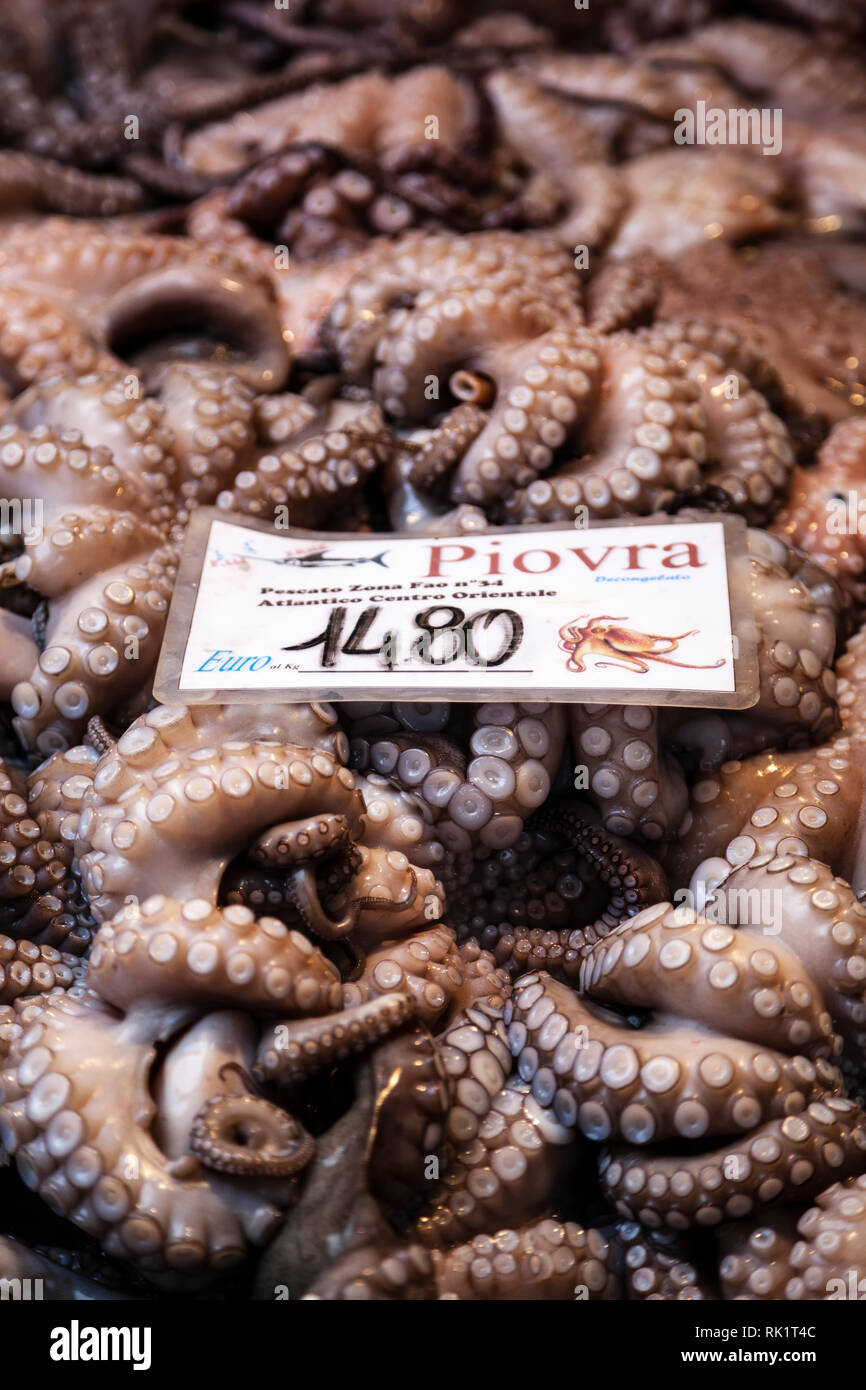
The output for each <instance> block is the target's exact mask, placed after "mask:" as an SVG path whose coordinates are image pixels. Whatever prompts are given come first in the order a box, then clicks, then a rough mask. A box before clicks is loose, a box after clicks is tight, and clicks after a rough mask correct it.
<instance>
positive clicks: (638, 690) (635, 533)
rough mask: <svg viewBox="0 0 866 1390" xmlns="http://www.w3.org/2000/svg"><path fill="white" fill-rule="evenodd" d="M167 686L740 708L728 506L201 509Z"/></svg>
mask: <svg viewBox="0 0 866 1390" xmlns="http://www.w3.org/2000/svg"><path fill="white" fill-rule="evenodd" d="M155 689H156V695H157V698H158V699H160V700H162V701H164V702H168V703H171V702H177V701H182V702H184V703H191V702H193V703H194V702H207V703H213V702H224V701H235V700H260V699H265V700H285V701H300V700H349V699H351V700H381V699H399V700H478V699H479V698H484V699H489V700H511V699H515V700H562V701H569V702H604V701H608V700H611V701H614V700H615V701H616V702H617V703H620V704H623V703H625V704H628V703H633V704H649V705H661V704H665V705H703V706H708V707H711V708H712V707H725V708H729V709H745V708H747V707H748V706H749V705H752V704H754V703H755V700H756V699H757V695H758V677H757V662H756V652H755V633H754V629H753V624H752V620H751V583H750V575H749V560H748V554H747V550H746V527H745V523H744V522H743V521H742V520H741V518H739V517H731V516H716V515H701V516H699V517H697V518H696V517H694V516H690V517H688V518H676V517H671V518H664V519H662V520H661V521H658V520H652V521H641V522H634V521H630V522H629V523H628V524H621V523H618V522H613V523H607V522H602V523H599V524H597V525H594V526H590V527H587V528H584V529H576V528H574V527H565V526H562V525H561V524H556V525H553V526H538V527H504V528H501V529H497V530H491V531H489V532H483V533H480V534H473V535H467V536H456V537H455V536H435V535H433V536H427V535H424V536H420V535H408V536H407V535H405V534H402V535H401V534H397V535H391V534H385V535H373V534H363V533H357V532H352V533H350V534H341V533H337V532H333V531H331V532H312V531H299V530H294V531H292V530H287V531H279V530H276V529H275V528H274V527H272V526H268V525H266V524H264V523H262V522H258V521H256V522H253V521H249V520H247V519H246V518H232V519H228V517H227V514H226V513H225V512H222V511H219V510H217V509H215V508H202V509H201V510H200V511H197V512H196V513H195V514H194V516H193V519H192V522H191V524H190V527H189V531H188V534H187V540H186V546H185V549H184V556H183V561H182V564H181V570H180V575H179V577H178V584H177V588H176V591H175V597H174V601H173V603H172V608H171V613H170V615H169V622H168V629H167V633H166V640H165V644H164V646H163V651H162V656H161V659H160V664H159V669H158V671H157V679H156V687H155Z"/></svg>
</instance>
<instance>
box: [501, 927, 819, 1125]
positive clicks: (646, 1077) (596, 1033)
mask: <svg viewBox="0 0 866 1390" xmlns="http://www.w3.org/2000/svg"><path fill="white" fill-rule="evenodd" d="M684 944H685V943H683V945H684ZM598 949H599V948H596V950H598ZM536 1004H541V1006H542V1007H541V1009H540V1010H537V1011H536V1012H535V1013H533V1012H532V1010H533V1008H534V1006H535V1005H536ZM542 1014H543V1016H544V1018H543V1022H536V1020H538V1019H539V1018H540V1015H542ZM548 1022H549V1024H550V1026H549V1027H548V1028H547V1031H546V1032H545V1033H543V1034H542V1031H541V1030H542V1028H543V1027H544V1024H545V1023H548ZM687 1039H688V1047H687V1043H686V1040H687ZM510 1041H511V1047H512V1050H513V1052H514V1055H515V1057H516V1058H517V1063H518V1070H519V1073H520V1075H521V1076H522V1077H523V1078H524V1079H525V1080H528V1081H530V1082H531V1083H532V1088H533V1094H536V1095H537V1096H539V1097H540V1098H541V1100H542V1103H549V1102H550V1100H552V1101H553V1105H554V1109H555V1113H556V1115H557V1117H558V1118H559V1119H560V1122H561V1123H563V1124H567V1125H570V1126H575V1125H577V1126H579V1128H580V1129H581V1130H582V1131H583V1133H584V1134H586V1135H587V1137H588V1138H591V1139H606V1138H608V1137H611V1136H613V1135H617V1134H621V1135H623V1136H624V1137H625V1138H626V1139H627V1140H630V1141H631V1142H638V1143H647V1142H649V1141H650V1140H653V1139H655V1140H661V1139H664V1138H668V1137H674V1136H676V1135H679V1136H680V1137H682V1138H686V1137H688V1138H694V1137H699V1136H702V1135H704V1134H707V1133H717V1134H719V1133H721V1134H724V1133H728V1132H737V1131H742V1130H748V1129H752V1128H754V1126H755V1125H756V1124H758V1123H760V1122H761V1121H762V1120H764V1119H770V1118H773V1117H774V1116H776V1115H779V1114H784V1113H786V1112H787V1111H793V1112H794V1113H796V1112H798V1111H799V1110H801V1109H802V1108H803V1106H804V1105H805V1104H806V1103H807V1101H808V1100H809V1099H810V1098H811V1097H812V1096H815V1095H819V1094H821V1093H822V1092H824V1091H827V1090H830V1091H831V1092H832V1091H833V1090H834V1089H838V1086H839V1078H838V1073H837V1072H836V1070H835V1068H833V1067H832V1066H830V1065H829V1064H828V1063H827V1062H826V1061H824V1060H823V1059H820V1058H819V1059H818V1061H817V1062H815V1063H813V1062H811V1061H810V1060H809V1059H808V1058H806V1057H803V1056H796V1057H793V1058H792V1057H788V1056H786V1055H784V1054H782V1053H779V1052H775V1051H773V1050H772V1049H768V1048H766V1047H761V1046H760V1045H758V1044H753V1043H747V1042H743V1041H740V1040H739V1039H733V1038H725V1037H724V1035H722V1034H718V1033H715V1032H709V1033H707V1034H702V1035H701V1037H700V1041H699V1042H698V1044H697V1046H696V1045H695V1043H694V1034H693V1033H692V1032H691V1031H690V1030H689V1029H688V1027H687V1026H682V1027H678V1026H675V1027H672V1028H668V1027H666V1026H665V1025H664V1024H661V1025H660V1027H659V1031H658V1033H656V1031H655V1026H654V1025H653V1024H648V1025H645V1026H644V1027H642V1028H629V1027H627V1026H623V1024H622V1023H621V1022H620V1016H619V1015H618V1014H613V1013H608V1012H606V1011H605V1009H604V1007H603V1006H600V1005H597V1004H595V1003H593V1002H592V1001H591V1000H587V999H578V998H577V997H576V996H575V995H574V994H573V993H572V992H571V991H570V990H569V989H568V987H567V986H565V985H561V984H559V983H558V982H557V981H555V980H551V979H550V978H549V977H547V976H545V975H543V974H542V975H526V976H524V977H523V979H522V980H521V981H519V983H518V985H517V986H516V987H515V1002H514V1022H513V1023H512V1025H511V1029H510ZM707 1078H709V1079H707ZM655 1086H658V1087H659V1088H661V1087H664V1088H665V1089H664V1090H663V1091H662V1090H661V1089H659V1090H658V1091H655V1090H654V1089H653V1087H655Z"/></svg>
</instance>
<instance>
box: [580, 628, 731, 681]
mask: <svg viewBox="0 0 866 1390" xmlns="http://www.w3.org/2000/svg"><path fill="white" fill-rule="evenodd" d="M621 621H622V620H621V619H620V618H615V617H611V616H610V615H609V614H607V613H604V614H599V615H598V616H596V617H590V616H589V615H586V616H585V617H580V618H576V619H575V620H574V622H572V623H567V624H566V625H565V627H562V628H560V630H559V638H560V646H561V647H562V649H563V651H566V652H568V661H567V662H566V665H567V666H568V669H569V670H570V671H578V672H581V671H585V670H586V662H587V659H588V658H590V657H591V658H593V659H594V660H595V662H596V664H597V665H598V667H599V669H601V668H603V667H607V666H619V667H620V668H621V669H623V670H627V671H637V672H638V673H639V674H643V675H645V674H646V672H647V671H649V669H650V668H649V666H648V665H647V662H649V661H660V662H661V663H662V665H664V666H680V667H687V668H688V669H689V670H691V671H701V670H703V671H711V670H713V669H714V668H716V667H718V666H721V665H723V664H724V658H723V657H721V658H719V660H718V661H712V662H709V663H707V664H706V665H704V666H697V665H695V664H694V663H693V662H690V661H672V660H671V659H670V656H669V653H670V652H675V651H676V649H677V647H678V646H679V644H680V642H684V641H685V640H686V638H687V637H694V635H695V633H696V632H698V631H699V629H698V628H692V629H691V631H689V632H681V633H680V634H679V636H677V637H660V636H658V635H657V634H656V633H652V632H636V631H635V630H634V629H633V628H626V627H615V626H614V624H615V623H618V622H621ZM602 656H604V657H607V658H609V659H608V660H607V661H599V660H598V658H599V657H602Z"/></svg>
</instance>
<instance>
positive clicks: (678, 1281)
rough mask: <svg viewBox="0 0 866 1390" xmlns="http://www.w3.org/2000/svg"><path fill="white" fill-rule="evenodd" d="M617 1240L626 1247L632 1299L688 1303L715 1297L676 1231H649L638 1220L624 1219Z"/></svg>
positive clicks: (626, 1264)
mask: <svg viewBox="0 0 866 1390" xmlns="http://www.w3.org/2000/svg"><path fill="white" fill-rule="evenodd" d="M616 1239H617V1242H618V1244H620V1245H621V1246H623V1247H624V1250H625V1270H626V1272H625V1278H626V1282H627V1285H628V1297H629V1298H632V1299H639V1300H643V1299H646V1300H648V1301H652V1302H659V1301H664V1302H669V1301H675V1302H679V1301H682V1302H688V1301H692V1300H695V1301H700V1300H703V1299H705V1298H709V1297H711V1294H710V1293H708V1291H707V1288H706V1284H705V1283H704V1281H703V1280H702V1279H701V1276H700V1275H699V1273H698V1271H697V1269H696V1268H695V1266H694V1265H693V1264H692V1262H691V1261H690V1260H689V1259H688V1257H687V1255H686V1254H685V1253H684V1252H683V1251H682V1250H681V1249H680V1246H679V1243H678V1240H677V1237H676V1236H675V1234H674V1232H673V1231H668V1230H660V1231H653V1230H647V1229H646V1228H645V1227H643V1226H641V1225H639V1223H638V1222H637V1221H621V1222H619V1223H618V1225H617V1227H616Z"/></svg>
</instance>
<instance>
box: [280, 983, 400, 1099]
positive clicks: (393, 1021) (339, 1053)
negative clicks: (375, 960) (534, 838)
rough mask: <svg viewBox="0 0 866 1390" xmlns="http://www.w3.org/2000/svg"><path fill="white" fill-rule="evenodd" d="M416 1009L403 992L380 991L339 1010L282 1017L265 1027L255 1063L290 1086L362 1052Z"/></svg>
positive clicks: (391, 1030) (392, 1030) (396, 1027)
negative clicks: (267, 1029)
mask: <svg viewBox="0 0 866 1390" xmlns="http://www.w3.org/2000/svg"><path fill="white" fill-rule="evenodd" d="M414 1013H415V1001H414V999H413V998H412V997H411V996H410V995H407V994H383V995H380V996H378V997H377V998H373V999H368V1000H367V1001H366V1003H363V1004H358V1005H355V1006H353V1007H350V1008H344V1009H343V1011H342V1012H341V1013H338V1014H324V1015H323V1016H322V1017H320V1018H316V1019H302V1020H299V1021H292V1022H287V1023H280V1024H277V1025H275V1027H274V1028H273V1029H272V1030H271V1031H270V1032H269V1033H266V1034H265V1036H264V1038H263V1040H262V1043H261V1045H260V1047H259V1053H258V1063H257V1066H258V1068H259V1070H260V1073H261V1075H262V1077H263V1078H265V1079H266V1080H268V1081H272V1082H274V1083H275V1084H278V1085H283V1086H293V1085H295V1084H297V1083H298V1082H299V1081H302V1080H303V1079H304V1078H306V1077H308V1076H312V1075H314V1074H315V1073H316V1072H317V1071H321V1070H322V1068H324V1067H328V1066H332V1065H333V1064H334V1063H335V1062H338V1061H342V1059H343V1058H345V1057H349V1056H351V1055H352V1053H354V1052H365V1051H366V1050H367V1049H368V1048H370V1047H372V1046H373V1044H374V1043H375V1042H377V1041H378V1040H379V1039H380V1038H384V1037H387V1035H388V1034H389V1033H392V1032H394V1031H395V1030H396V1029H398V1028H400V1027H402V1026H403V1024H404V1023H405V1022H406V1021H407V1019H410V1018H412V1016H413V1015H414Z"/></svg>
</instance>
